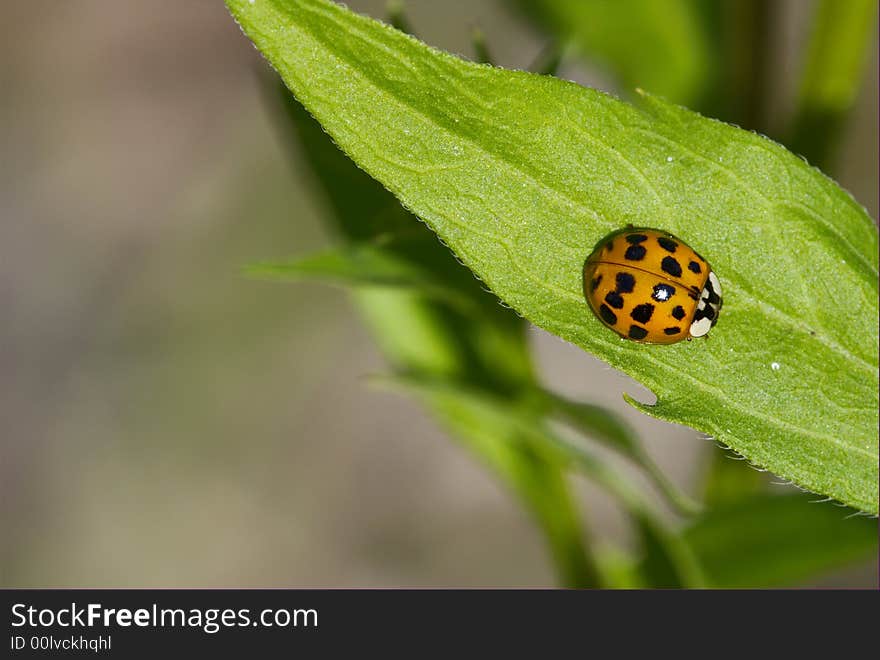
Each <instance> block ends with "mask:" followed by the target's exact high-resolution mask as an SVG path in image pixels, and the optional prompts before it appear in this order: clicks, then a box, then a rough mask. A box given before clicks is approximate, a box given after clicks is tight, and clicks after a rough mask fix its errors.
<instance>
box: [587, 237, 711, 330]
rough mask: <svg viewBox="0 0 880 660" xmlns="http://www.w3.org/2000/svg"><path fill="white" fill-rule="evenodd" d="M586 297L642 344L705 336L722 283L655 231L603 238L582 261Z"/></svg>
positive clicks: (592, 306) (681, 243) (671, 239)
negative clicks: (584, 260)
mask: <svg viewBox="0 0 880 660" xmlns="http://www.w3.org/2000/svg"><path fill="white" fill-rule="evenodd" d="M584 295H585V296H586V298H587V302H588V303H589V305H590V309H592V310H593V312H594V313H595V314H596V316H598V317H599V320H601V321H602V323H604V324H605V325H606V326H608V327H609V328H611V329H612V330H614V332H616V333H617V334H619V335H620V336H621V337H624V338H626V339H632V340H633V341H637V342H642V343H646V344H673V343H675V342H677V341H681V340H682V339H690V338H691V337H703V336H705V335H706V334H708V332H709V330H711V329H712V327H713V326H714V325H715V323H716V322H717V321H718V313H719V312H720V311H721V284H720V282H719V281H718V277H717V276H716V275H715V273H714V272H712V268H711V267H710V266H709V264H708V262H707V261H706V260H705V259H703V257H701V256H700V255H699V254H697V253H696V252H695V251H694V250H693V249H692V248H691V247H690V246H688V245H687V244H686V243H685V242H684V241H682V240H681V239H678V238H676V237H675V236H673V235H672V234H670V233H669V232H666V231H661V230H659V229H640V228H635V227H631V228H628V229H622V230H620V231H616V232H614V233H613V234H610V235H608V236H607V237H606V238H604V239H603V240H602V241H601V242H600V243H599V244H598V245H597V246H596V249H595V250H593V253H592V254H591V255H590V256H589V257H588V258H587V261H586V262H585V263H584Z"/></svg>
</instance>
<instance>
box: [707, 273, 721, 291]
mask: <svg viewBox="0 0 880 660" xmlns="http://www.w3.org/2000/svg"><path fill="white" fill-rule="evenodd" d="M709 281H710V282H711V283H712V289H714V290H715V293H717V294H718V297H719V298H720V297H721V282H719V281H718V276H717V275H716V274H715V271H713V270H710V271H709Z"/></svg>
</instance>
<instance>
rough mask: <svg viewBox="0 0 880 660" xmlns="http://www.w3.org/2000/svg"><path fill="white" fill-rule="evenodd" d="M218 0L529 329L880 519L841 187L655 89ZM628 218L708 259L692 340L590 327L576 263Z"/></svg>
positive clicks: (336, 135) (347, 145)
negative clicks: (629, 90) (717, 312)
mask: <svg viewBox="0 0 880 660" xmlns="http://www.w3.org/2000/svg"><path fill="white" fill-rule="evenodd" d="M227 4H228V5H229V7H230V9H231V10H232V12H233V15H234V16H235V17H236V19H237V20H238V21H239V23H240V25H241V26H242V27H243V28H244V30H245V32H246V33H247V35H248V36H249V37H250V38H251V39H252V40H253V41H254V42H255V43H256V45H257V46H258V47H259V48H260V50H261V51H262V52H263V54H264V55H265V56H266V57H267V58H268V59H269V61H270V62H271V63H272V64H273V66H275V68H276V69H277V70H278V71H279V73H280V74H281V76H282V78H283V79H284V80H285V82H286V84H287V85H288V86H289V87H290V89H291V90H292V91H293V92H294V94H296V96H297V98H298V99H299V100H300V101H301V102H302V103H303V104H304V105H305V106H306V108H307V109H308V110H309V111H310V112H311V113H312V114H313V115H314V116H315V117H316V118H317V119H318V120H319V121H320V122H321V123H322V125H323V127H324V129H325V130H326V131H327V132H328V133H329V134H330V135H331V136H332V137H333V139H334V140H335V141H336V143H337V144H338V145H339V146H340V147H341V148H342V149H344V150H345V151H346V153H347V154H348V155H349V156H350V157H351V158H352V159H353V160H354V161H355V162H357V163H358V164H359V165H360V166H361V167H362V168H364V170H366V171H367V172H368V173H369V174H370V175H372V176H373V177H375V178H376V179H377V180H379V181H380V182H382V183H383V184H384V185H385V186H386V187H387V188H388V189H389V190H391V191H392V192H393V193H394V194H395V195H396V196H397V197H398V199H400V200H401V202H402V203H403V204H404V206H406V207H407V208H409V209H410V210H411V211H413V212H414V213H416V214H417V215H418V216H419V217H420V218H422V219H423V220H424V221H425V222H427V223H428V225H429V226H430V227H431V228H432V229H433V230H434V231H435V232H436V233H437V234H438V235H439V236H440V238H441V239H442V240H443V241H444V243H446V244H447V245H449V246H450V247H451V248H452V249H453V250H454V251H455V253H456V254H457V256H458V257H459V258H460V259H461V260H462V261H463V262H464V263H465V264H466V265H467V266H468V267H469V268H470V269H471V270H472V271H473V272H474V273H475V274H477V275H478V276H479V277H480V278H481V279H482V280H483V281H484V282H485V283H486V284H487V285H488V286H489V287H490V288H491V289H492V290H493V291H494V292H495V293H496V294H498V296H499V297H500V298H501V299H502V300H504V301H505V302H506V303H507V304H509V305H510V306H511V307H513V308H514V309H515V310H516V311H518V312H519V313H520V314H522V315H523V316H524V317H525V318H527V319H529V320H530V321H532V322H533V323H534V324H535V325H537V326H539V327H542V328H544V329H546V330H548V331H549V332H552V333H554V334H557V335H559V336H560V337H562V338H564V339H566V340H568V341H571V342H572V343H574V344H577V345H579V346H581V347H583V348H584V349H586V350H588V351H590V352H592V353H594V354H596V355H598V356H600V357H601V358H603V359H604V360H606V361H607V362H608V363H610V364H611V365H612V366H615V367H618V368H620V369H621V370H623V371H625V372H626V373H628V374H629V375H631V376H633V377H634V378H635V379H636V380H638V381H640V382H641V383H643V384H644V385H646V386H647V387H649V388H650V389H652V390H653V391H654V393H655V394H656V395H657V397H658V401H657V404H656V405H654V406H647V405H641V404H638V407H639V408H640V409H642V410H644V411H646V412H649V413H650V414H653V415H654V416H656V417H659V418H661V419H666V420H668V421H672V422H677V423H681V424H687V425H689V426H692V427H694V428H696V429H699V430H700V431H703V432H705V433H708V434H710V435H711V436H713V437H715V438H716V439H717V440H718V441H720V442H722V443H724V444H726V445H729V446H730V447H732V448H733V449H735V450H736V451H737V452H739V453H741V454H743V455H745V456H746V457H748V458H749V460H751V461H752V462H753V463H755V464H757V465H759V466H762V467H766V468H768V469H770V470H772V471H774V472H775V473H777V474H779V475H781V476H782V477H784V478H786V479H789V480H792V481H794V482H795V483H797V484H799V485H801V486H803V487H805V488H808V489H810V490H813V491H815V492H818V493H822V494H824V495H828V496H831V497H833V498H835V499H838V500H840V501H842V502H844V503H846V504H849V505H851V506H854V507H857V508H860V509H863V510H865V511H870V512H874V513H876V512H877V509H878V474H877V466H878V437H877V421H878V420H877V410H878V371H877V361H878V355H877V352H878V326H877V316H878V314H877V311H878V310H877V229H876V225H875V224H874V222H873V221H872V220H871V218H870V217H869V216H868V215H867V213H866V212H865V210H864V209H863V208H862V207H861V206H860V205H859V204H857V203H856V202H854V201H853V200H852V198H851V197H850V196H849V195H848V194H847V193H845V192H844V191H843V190H841V189H840V188H839V187H838V186H837V185H836V184H834V183H833V182H832V181H830V180H829V179H827V178H825V177H824V176H823V175H822V174H821V173H820V172H818V171H817V170H814V169H812V168H810V167H809V166H808V165H806V164H805V163H804V162H803V161H802V160H801V159H799V158H797V157H796V156H794V155H792V154H790V153H789V152H787V151H786V150H785V149H783V148H782V147H780V146H779V145H777V144H775V143H773V142H771V141H769V140H767V139H766V138H763V137H761V136H759V135H755V134H752V133H748V132H745V131H742V130H740V129H737V128H735V127H732V126H728V125H724V124H721V123H719V122H715V121H712V120H709V119H705V118H703V117H701V116H699V115H697V114H695V113H692V112H690V111H688V110H686V109H684V108H680V107H677V106H672V105H669V104H667V103H665V102H664V101H662V100H660V99H657V98H654V97H651V96H645V97H644V99H643V102H642V103H641V106H640V107H638V108H636V107H633V106H631V105H629V104H626V103H623V102H620V101H618V100H616V99H613V98H611V97H609V96H606V95H604V94H601V93H599V92H596V91H593V90H589V89H584V88H582V87H579V86H577V85H575V84H573V83H569V82H565V81H562V80H558V79H555V78H551V77H547V76H537V75H532V74H527V73H524V72H517V71H505V70H502V69H498V68H494V67H490V66H485V65H479V64H474V63H471V62H466V61H463V60H460V59H457V58H455V57H453V56H451V55H448V54H446V53H442V52H439V51H436V50H433V49H430V48H428V47H427V46H425V45H424V44H422V43H420V42H419V41H417V40H416V39H413V38H412V37H409V36H407V35H404V34H401V33H400V32H398V31H396V30H394V29H392V28H390V27H388V26H386V25H384V24H381V23H379V22H376V21H373V20H371V19H368V18H365V17H362V16H359V15H356V14H354V13H352V12H350V11H348V10H346V9H344V8H342V7H340V6H338V5H335V4H331V3H329V2H324V1H322V0H256V1H255V2H254V3H253V4H251V3H250V2H249V1H248V0H228V2H227ZM627 223H633V224H635V225H642V226H645V225H647V226H654V227H661V228H664V229H666V230H669V231H671V232H673V233H675V234H677V235H678V236H680V237H682V238H683V239H685V240H687V241H688V243H689V244H691V245H692V246H693V247H695V248H696V249H697V250H698V251H699V252H700V253H701V254H702V255H703V256H705V257H706V258H707V259H708V260H709V261H710V263H712V265H713V268H714V269H715V271H716V272H717V273H718V276H719V278H720V279H721V283H722V286H723V288H724V293H725V306H724V311H723V312H722V315H721V320H720V322H719V323H718V325H717V326H716V327H715V329H714V330H713V332H712V335H711V337H710V338H709V339H708V340H707V341H693V342H681V343H678V344H674V345H671V346H645V345H641V344H635V343H632V342H626V341H622V340H619V339H618V338H617V337H616V335H614V334H613V333H611V332H610V331H608V330H607V329H606V328H604V327H603V326H602V325H601V324H600V322H599V321H598V320H597V319H595V318H594V317H593V315H592V314H591V313H590V311H589V309H588V307H587V306H586V304H585V302H584V300H583V296H582V293H581V269H582V265H583V262H584V260H585V258H586V257H587V255H588V254H589V253H590V252H591V250H592V248H593V246H594V245H595V244H596V242H597V241H598V240H600V239H601V238H602V237H603V236H604V235H606V234H607V233H609V232H611V231H613V230H616V229H619V228H620V227H622V226H624V225H626V224H627Z"/></svg>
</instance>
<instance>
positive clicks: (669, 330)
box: [663, 325, 681, 335]
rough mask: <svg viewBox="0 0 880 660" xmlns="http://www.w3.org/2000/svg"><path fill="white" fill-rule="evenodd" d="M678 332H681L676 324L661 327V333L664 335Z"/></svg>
mask: <svg viewBox="0 0 880 660" xmlns="http://www.w3.org/2000/svg"><path fill="white" fill-rule="evenodd" d="M679 332H681V328H679V327H678V326H677V325H675V326H673V327H671V328H663V334H665V335H677V334H678V333H679Z"/></svg>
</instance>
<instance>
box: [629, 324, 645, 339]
mask: <svg viewBox="0 0 880 660" xmlns="http://www.w3.org/2000/svg"><path fill="white" fill-rule="evenodd" d="M647 336H648V331H647V330H645V329H644V328H640V327H639V326H637V325H631V326H629V338H630V339H644V338H645V337H647Z"/></svg>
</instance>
